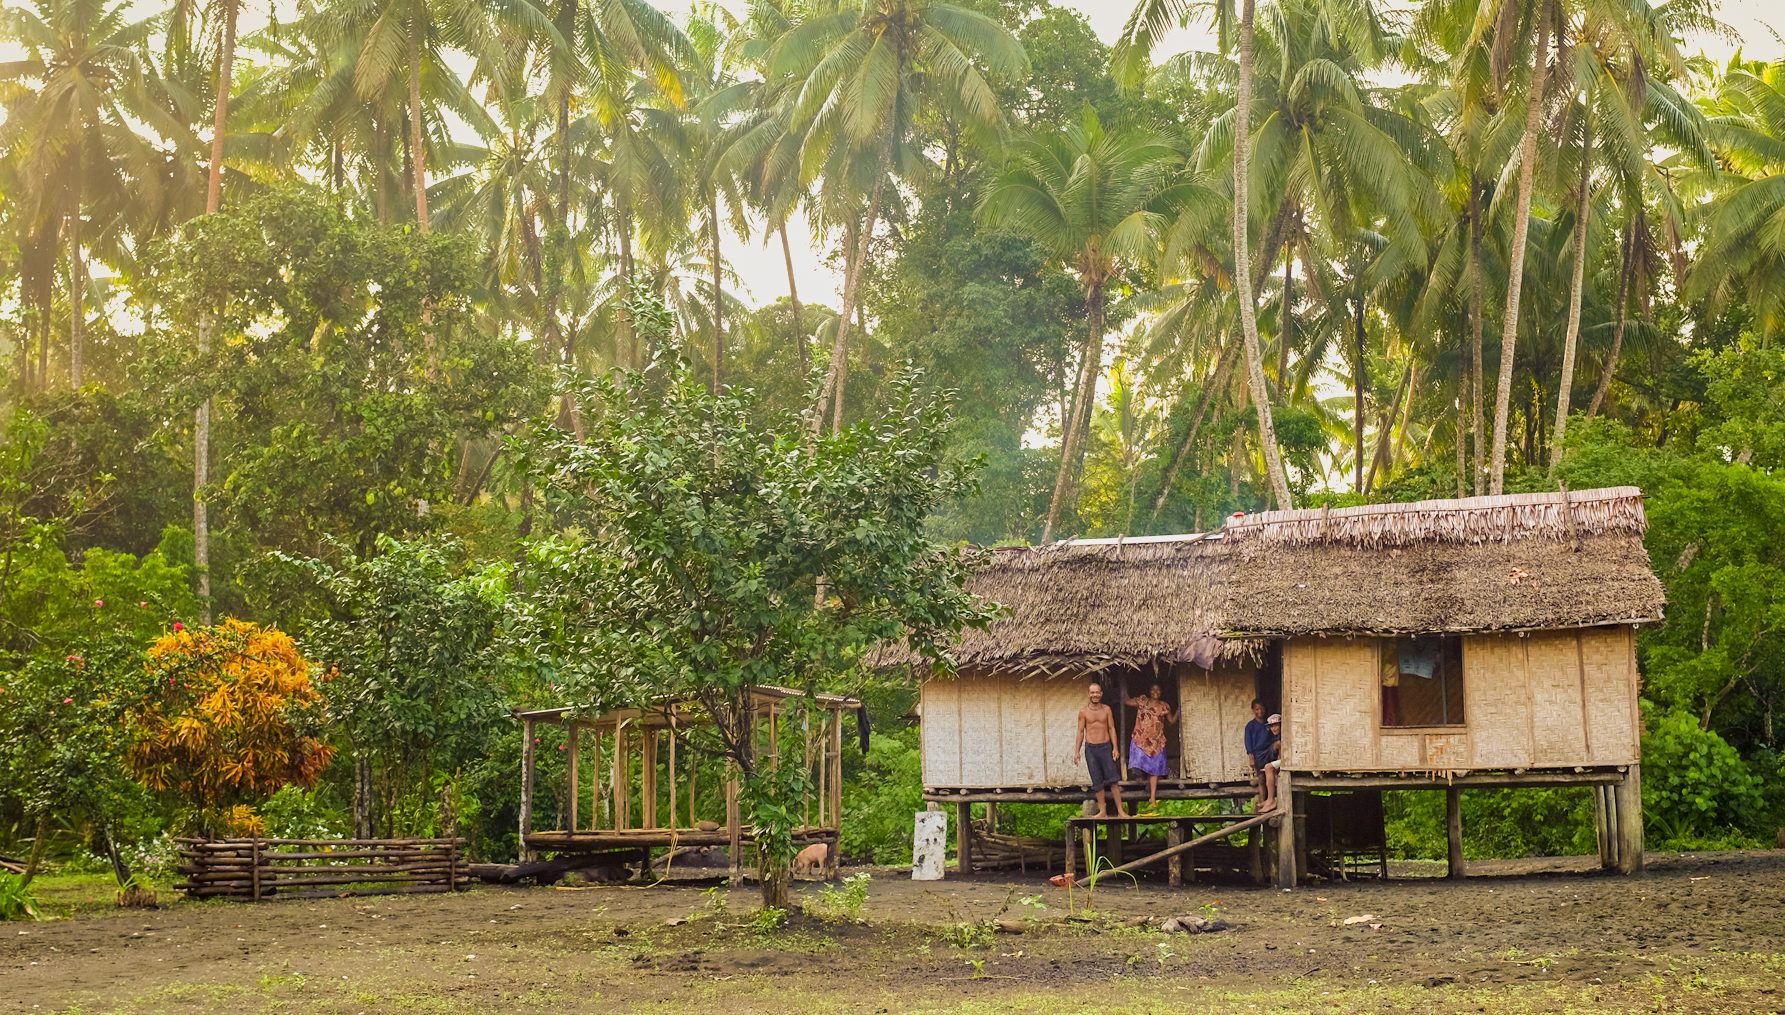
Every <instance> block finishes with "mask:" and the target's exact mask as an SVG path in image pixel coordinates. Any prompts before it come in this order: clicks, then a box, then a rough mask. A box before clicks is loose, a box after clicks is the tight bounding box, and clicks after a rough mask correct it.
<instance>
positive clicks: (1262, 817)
mask: <svg viewBox="0 0 1785 1015" xmlns="http://www.w3.org/2000/svg"><path fill="white" fill-rule="evenodd" d="M1276 816H1277V812H1276V811H1271V812H1270V813H1268V814H1254V815H1252V816H1251V817H1249V818H1246V819H1245V820H1243V821H1237V822H1235V823H1233V824H1231V825H1222V826H1221V827H1220V828H1217V829H1215V830H1214V831H1212V832H1204V833H1203V834H1202V835H1199V836H1197V837H1196V838H1194V839H1191V840H1190V841H1188V842H1180V843H1178V844H1176V845H1173V846H1167V847H1165V848H1164V849H1162V850H1160V851H1159V852H1157V853H1149V854H1147V855H1146V856H1143V857H1141V858H1140V859H1138V860H1130V861H1128V862H1127V863H1125V864H1122V865H1121V866H1119V867H1112V868H1110V869H1109V870H1106V871H1103V872H1102V873H1101V874H1099V875H1098V876H1099V877H1108V876H1109V875H1111V874H1122V873H1125V872H1127V871H1131V870H1137V869H1139V868H1141V867H1145V866H1146V865H1148V864H1153V863H1158V862H1159V861H1161V860H1169V859H1171V858H1172V857H1174V856H1176V855H1178V854H1180V853H1186V852H1188V851H1190V850H1192V849H1195V848H1196V847H1198V846H1201V845H1204V844H1206V843H1210V842H1214V841H1215V840H1216V839H1224V838H1226V837H1228V836H1230V835H1232V834H1233V833H1235V832H1238V831H1241V830H1243V829H1247V828H1254V827H1256V826H1258V825H1262V824H1264V823H1265V822H1267V821H1269V820H1271V819H1272V818H1275V817H1276ZM1284 816H1285V817H1287V816H1288V815H1284ZM1066 839H1067V844H1066V848H1067V857H1068V858H1069V859H1070V858H1071V856H1072V825H1071V824H1068V825H1067V835H1066ZM1294 857H1295V853H1294V851H1293V848H1292V849H1291V852H1290V863H1289V865H1290V867H1291V868H1293V867H1294V866H1295V860H1294ZM1067 873H1068V874H1070V873H1072V871H1071V868H1068V870H1067ZM1090 883H1091V878H1090V876H1089V875H1086V876H1085V877H1082V878H1079V879H1078V880H1077V885H1078V887H1080V888H1084V887H1086V886H1087V885H1089V884H1090Z"/></svg>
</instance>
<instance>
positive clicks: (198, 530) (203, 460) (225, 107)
mask: <svg viewBox="0 0 1785 1015" xmlns="http://www.w3.org/2000/svg"><path fill="white" fill-rule="evenodd" d="M221 8H222V11H221V13H222V18H223V27H222V40H221V41H220V42H219V43H218V46H217V98H216V100H215V103H214V105H213V106H212V123H211V165H210V175H209V177H208V178H207V179H206V181H205V214H206V215H211V214H215V213H216V211H217V209H218V208H220V207H222V206H223V142H224V137H225V135H226V133H227V131H228V126H229V93H230V91H231V85H232V83H233V82H234V80H235V62H236V12H237V4H236V0H221ZM211 324H212V321H211V312H210V311H209V310H205V311H203V312H202V313H201V315H200V316H199V319H198V354H199V356H200V357H201V358H209V356H210V354H211ZM210 482H211V396H210V395H209V394H206V395H205V397H204V400H203V401H201V402H199V403H198V410H197V412H196V413H195V414H194V418H193V421H192V559H193V565H194V567H193V569H194V570H195V571H196V572H197V574H198V604H199V606H198V608H199V617H200V620H201V621H202V622H203V623H205V624H209V623H210V622H211V518H210V511H209V506H208V504H207V503H206V501H205V487H206V486H208V485H210Z"/></svg>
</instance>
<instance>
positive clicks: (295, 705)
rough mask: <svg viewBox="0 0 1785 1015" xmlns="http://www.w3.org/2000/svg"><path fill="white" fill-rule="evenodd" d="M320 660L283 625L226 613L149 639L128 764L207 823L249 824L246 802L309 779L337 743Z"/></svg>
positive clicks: (220, 827) (128, 726) (132, 714)
mask: <svg viewBox="0 0 1785 1015" xmlns="http://www.w3.org/2000/svg"><path fill="white" fill-rule="evenodd" d="M313 670H314V667H313V666H312V664H311V663H310V661H309V660H307V659H305V658H304V657H303V655H302V654H301V653H299V651H298V648H297V645H296V644H295V643H294V642H293V641H292V640H291V637H290V636H289V635H287V634H286V633H285V632H283V631H280V630H278V629H276V628H263V627H261V626H259V625H257V624H251V623H248V622H246V621H242V620H235V619H228V620H225V621H224V622H223V623H221V624H219V625H217V626H215V627H200V628H188V629H183V630H179V631H170V632H169V633H167V634H165V635H163V636H162V637H161V638H159V639H158V640H156V642H155V643H154V644H153V645H151V646H149V650H148V652H147V666H146V674H147V677H148V687H147V689H146V690H145V692H144V693H143V695H142V696H141V697H140V698H139V699H138V700H137V701H136V702H134V703H133V705H132V706H131V707H130V708H128V709H126V711H125V716H124V722H125V732H126V736H127V738H128V742H129V747H128V750H127V752H126V755H125V759H126V764H127V766H128V769H129V771H130V774H131V775H133V776H134V777H135V778H136V779H137V780H138V781H139V782H141V783H142V784H143V785H144V786H145V787H147V788H149V789H150V790H153V791H156V792H167V793H173V794H176V795H178V796H179V797H180V798H182V799H183V800H185V801H186V802H187V803H189V804H190V805H192V806H193V807H194V808H195V809H196V810H197V811H198V814H199V817H200V819H201V821H202V822H203V823H204V825H205V826H206V827H207V828H208V829H212V830H217V831H226V832H229V831H240V832H252V831H254V830H256V828H257V826H258V820H259V819H258V818H257V817H256V816H254V815H253V813H252V811H251V810H247V809H245V808H248V807H251V806H252V805H254V804H257V803H260V802H261V801H264V800H265V799H266V798H267V797H269V796H271V795H272V794H273V793H275V792H277V791H278V790H279V789H280V787H282V786H286V785H288V784H295V785H299V786H306V787H307V786H313V785H315V783H316V779H317V777H318V776H320V775H321V774H322V770H323V768H324V766H326V765H327V764H328V761H329V757H330V756H331V755H332V754H333V748H331V747H329V746H328V745H327V744H325V743H324V742H323V741H322V740H321V739H320V738H319V737H317V736H315V735H314V733H315V732H317V731H318V728H319V727H320V724H321V722H322V720H323V703H322V695H321V693H320V691H319V690H318V689H317V685H316V681H315V679H314V678H313Z"/></svg>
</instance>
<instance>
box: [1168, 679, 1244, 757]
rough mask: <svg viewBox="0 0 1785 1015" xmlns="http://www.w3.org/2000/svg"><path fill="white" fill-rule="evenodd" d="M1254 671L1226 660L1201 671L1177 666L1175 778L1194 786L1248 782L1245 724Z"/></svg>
mask: <svg viewBox="0 0 1785 1015" xmlns="http://www.w3.org/2000/svg"><path fill="white" fill-rule="evenodd" d="M1253 676H1254V671H1253V669H1252V667H1251V666H1249V665H1247V664H1245V663H1243V662H1241V661H1238V660H1228V661H1223V662H1220V663H1218V664H1216V667H1215V669H1214V670H1212V671H1211V670H1205V669H1202V668H1201V667H1198V666H1192V665H1190V664H1188V663H1185V664H1180V665H1179V666H1178V702H1179V720H1178V721H1179V724H1180V729H1181V737H1180V741H1181V743H1182V745H1183V748H1182V750H1183V754H1182V757H1181V758H1180V760H1179V775H1180V776H1181V777H1182V778H1185V779H1189V780H1191V781H1193V782H1231V781H1233V780H1236V779H1244V778H1245V777H1246V723H1248V722H1250V721H1251V720H1252V699H1253V697H1254V696H1255V694H1254V691H1255V688H1254V686H1253V684H1254V680H1253Z"/></svg>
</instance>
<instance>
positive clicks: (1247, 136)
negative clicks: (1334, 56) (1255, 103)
mask: <svg viewBox="0 0 1785 1015" xmlns="http://www.w3.org/2000/svg"><path fill="white" fill-rule="evenodd" d="M1252 13H1253V0H1242V2H1241V5H1240V79H1239V86H1238V88H1237V95H1236V97H1235V101H1234V109H1233V265H1234V271H1233V285H1234V295H1235V297H1236V298H1237V299H1238V300H1239V305H1240V332H1241V335H1242V337H1243V338H1244V340H1245V343H1246V381H1247V386H1248V387H1249V388H1250V389H1251V392H1252V405H1253V407H1254V408H1255V409H1256V410H1257V412H1258V444H1259V448H1260V450H1262V451H1263V452H1264V468H1265V472H1266V473H1268V474H1269V479H1270V484H1271V492H1272V494H1273V495H1274V496H1275V498H1276V501H1277V507H1279V508H1283V509H1288V508H1290V507H1293V506H1294V504H1293V502H1292V501H1291V500H1290V497H1289V478H1288V475H1287V474H1286V473H1285V472H1284V471H1283V456H1282V454H1281V452H1279V450H1278V448H1277V428H1276V425H1275V424H1274V423H1273V422H1272V420H1271V402H1270V392H1268V391H1267V390H1265V384H1264V360H1263V356H1262V355H1261V354H1260V352H1259V349H1258V307H1257V306H1256V305H1254V303H1253V292H1252V260H1251V251H1250V249H1249V247H1248V243H1249V241H1248V239H1247V235H1246V225H1247V223H1246V210H1247V201H1246V183H1247V173H1249V172H1250V171H1251V170H1250V167H1249V165H1248V163H1249V162H1250V160H1251V148H1252V127H1251V122H1250V121H1251V115H1250V114H1251V109H1250V107H1251V104H1252V44H1253V38H1252Z"/></svg>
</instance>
